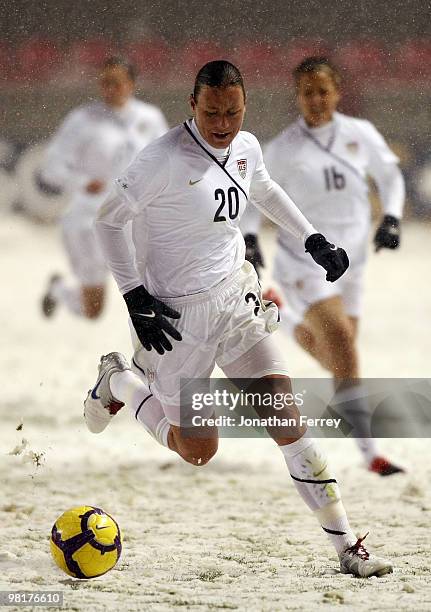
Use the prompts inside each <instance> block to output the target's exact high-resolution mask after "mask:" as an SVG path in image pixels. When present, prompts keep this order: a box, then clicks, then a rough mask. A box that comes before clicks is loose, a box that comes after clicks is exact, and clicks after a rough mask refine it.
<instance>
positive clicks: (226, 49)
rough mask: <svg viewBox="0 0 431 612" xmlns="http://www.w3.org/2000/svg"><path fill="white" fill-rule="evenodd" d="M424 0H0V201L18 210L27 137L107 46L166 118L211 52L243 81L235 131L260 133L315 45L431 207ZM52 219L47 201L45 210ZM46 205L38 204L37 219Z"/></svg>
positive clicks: (44, 131)
mask: <svg viewBox="0 0 431 612" xmlns="http://www.w3.org/2000/svg"><path fill="white" fill-rule="evenodd" d="M430 7H431V5H430V3H429V2H426V1H424V0H404V1H402V0H390V1H389V0H387V1H383V2H375V1H374V0H361V2H359V3H352V2H351V1H350V0H337V1H335V2H331V3H329V2H325V1H323V0H307V1H306V2H304V0H272V1H271V2H270V3H269V2H262V1H256V0H254V1H252V0H243V1H229V2H228V1H226V0H219V1H218V2H214V3H213V2H202V1H201V0H199V1H197V0H188V1H187V2H181V1H178V0H151V1H148V0H140V1H139V2H137V1H136V0H133V1H129V0H116V1H115V2H109V1H108V0H91V1H89V0H74V2H72V3H71V2H69V1H68V0H39V1H38V2H32V1H31V0H15V1H14V2H10V1H8V0H3V1H2V3H1V4H0V84H1V89H0V109H1V113H0V117H1V119H0V121H1V128H0V183H1V185H2V189H1V190H0V191H1V195H0V211H1V210H5V209H9V207H11V206H12V207H13V208H14V209H15V210H20V209H21V210H23V209H25V199H26V197H27V198H28V195H26V193H27V192H26V189H25V187H24V192H23V186H25V184H26V182H28V180H29V179H28V176H27V175H28V174H29V172H30V171H31V173H32V172H33V169H34V166H35V165H36V164H37V161H38V158H39V156H40V151H41V149H40V147H37V148H36V149H34V145H37V144H39V143H43V141H45V140H46V139H47V138H48V137H49V136H50V135H51V133H52V132H53V131H54V130H55V129H56V127H57V126H58V125H59V123H60V121H61V120H62V118H63V117H64V115H65V114H66V113H67V112H68V111H69V110H71V109H72V108H73V107H75V106H76V105H77V104H80V103H82V102H85V101H88V100H89V99H91V98H92V97H95V96H96V95H97V94H96V86H95V77H96V76H97V72H98V68H99V66H100V65H101V63H102V62H103V60H104V59H105V58H106V56H107V55H109V54H112V53H121V54H123V55H126V56H127V57H128V58H129V59H131V60H132V61H134V62H135V63H136V65H137V67H138V69H139V83H138V96H139V97H142V98H143V99H145V100H147V101H149V102H153V103H155V104H157V105H159V106H160V107H161V108H162V110H163V112H164V113H165V115H166V116H167V118H168V120H169V122H170V124H171V125H175V124H176V123H178V122H180V121H182V120H183V119H184V117H185V115H186V114H187V112H188V106H187V96H188V94H189V92H190V91H191V89H192V84H193V78H194V76H195V74H196V71H197V69H199V67H200V66H201V65H202V64H203V63H205V62H206V61H208V60H210V59H214V58H221V57H222V58H225V59H229V60H231V61H233V62H234V63H236V64H237V65H238V66H239V68H240V69H241V70H242V72H243V74H244V76H245V80H246V87H247V88H248V92H249V100H248V112H247V118H246V125H245V127H246V129H249V130H250V131H253V132H254V133H255V134H256V135H257V136H258V137H259V138H260V139H261V141H262V142H264V141H265V140H267V139H269V138H270V137H272V136H274V135H275V134H276V133H277V132H278V131H280V130H281V129H282V128H283V127H285V126H286V125H287V123H289V122H290V121H291V120H293V119H294V118H295V116H296V108H295V102H294V95H293V89H292V78H291V71H292V69H293V68H294V66H295V65H296V64H297V63H298V62H299V61H301V60H302V59H303V58H304V57H305V56H307V55H311V54H313V55H314V54H327V55H329V56H330V57H331V58H332V59H333V60H334V61H335V62H336V63H337V65H338V66H339V67H340V68H341V70H342V74H343V104H342V107H341V109H340V110H342V111H343V112H346V113H348V114H352V115H355V116H359V117H364V118H367V119H370V120H371V121H373V122H374V123H375V125H376V126H377V128H378V129H379V130H380V131H381V132H382V133H383V134H384V136H385V137H386V138H387V140H388V141H389V142H390V144H391V146H392V147H393V149H394V150H395V151H396V152H397V153H398V155H399V156H400V158H401V160H402V168H403V171H404V174H405V177H406V180H407V189H408V207H407V214H408V215H409V216H411V217H416V218H417V217H419V218H424V219H426V218H430V217H431V152H430V146H429V145H430V132H431V131H430V125H431V37H430V30H431V19H430V12H431V11H430ZM52 216H53V217H55V213H53V215H52ZM49 218H50V215H49V213H47V215H46V219H45V220H49Z"/></svg>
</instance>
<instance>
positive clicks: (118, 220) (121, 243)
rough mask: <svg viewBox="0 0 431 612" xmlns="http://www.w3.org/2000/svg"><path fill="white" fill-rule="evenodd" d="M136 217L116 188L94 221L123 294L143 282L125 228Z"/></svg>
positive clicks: (107, 261)
mask: <svg viewBox="0 0 431 612" xmlns="http://www.w3.org/2000/svg"><path fill="white" fill-rule="evenodd" d="M133 216H134V213H133V211H132V210H131V209H130V207H129V206H127V204H126V201H125V198H124V197H123V196H122V194H121V193H118V191H117V189H115V188H114V189H113V190H112V191H111V192H110V194H109V195H108V197H107V199H106V200H105V202H104V204H103V206H102V207H101V208H100V210H99V213H98V216H97V219H96V221H95V224H94V228H95V232H96V235H97V238H98V240H99V243H100V246H101V247H102V250H103V253H104V255H105V259H106V263H107V264H108V267H109V269H110V270H111V272H112V275H113V277H114V279H115V281H116V283H117V285H118V288H119V290H120V292H121V293H122V294H124V293H126V292H127V291H130V290H131V289H134V288H135V287H137V286H138V285H140V284H141V279H140V277H139V274H138V271H137V269H136V266H135V260H134V256H133V252H132V249H131V244H130V240H129V239H128V237H127V236H126V231H125V227H126V225H127V223H128V222H129V221H130V220H131V219H132V218H133Z"/></svg>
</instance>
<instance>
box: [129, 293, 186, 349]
mask: <svg viewBox="0 0 431 612" xmlns="http://www.w3.org/2000/svg"><path fill="white" fill-rule="evenodd" d="M123 298H124V301H125V302H126V304H127V308H128V309H129V314H130V318H131V319H132V323H133V327H134V328H135V330H136V333H137V335H138V338H139V340H140V341H141V344H142V346H143V347H144V349H145V350H147V351H151V349H152V348H155V349H156V351H157V352H158V353H159V354H160V355H163V353H164V352H165V351H172V344H171V343H170V341H169V340H168V338H167V336H166V334H169V335H170V336H171V337H172V338H174V340H178V341H180V340H182V337H181V334H180V332H179V331H177V330H176V329H175V327H173V326H172V325H171V324H170V323H169V321H167V320H166V319H165V317H169V318H171V319H179V318H180V316H181V315H180V313H179V312H177V311H176V310H173V308H169V306H167V305H166V304H164V303H163V302H161V301H160V300H158V299H156V298H155V297H153V296H152V295H151V294H150V293H148V291H147V290H146V289H145V287H143V286H142V285H140V286H139V287H136V288H135V289H132V290H131V291H128V292H127V293H125V294H124V295H123Z"/></svg>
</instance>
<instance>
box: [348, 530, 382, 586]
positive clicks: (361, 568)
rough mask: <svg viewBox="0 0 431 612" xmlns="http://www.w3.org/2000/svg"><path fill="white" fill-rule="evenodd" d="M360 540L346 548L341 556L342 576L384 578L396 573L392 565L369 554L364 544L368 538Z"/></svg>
mask: <svg viewBox="0 0 431 612" xmlns="http://www.w3.org/2000/svg"><path fill="white" fill-rule="evenodd" d="M367 535H368V533H367V534H365V535H364V537H363V538H358V540H357V541H356V543H355V544H353V546H350V547H349V548H346V550H345V551H344V552H343V553H341V555H340V571H341V573H342V574H353V575H354V576H358V577H359V578H370V576H384V575H385V574H391V573H392V572H393V571H394V568H393V566H392V563H391V562H390V561H386V559H381V558H380V557H376V556H375V555H372V554H371V553H369V552H368V550H367V549H366V548H365V546H364V545H363V544H362V542H363V541H364V540H365V538H366V537H367Z"/></svg>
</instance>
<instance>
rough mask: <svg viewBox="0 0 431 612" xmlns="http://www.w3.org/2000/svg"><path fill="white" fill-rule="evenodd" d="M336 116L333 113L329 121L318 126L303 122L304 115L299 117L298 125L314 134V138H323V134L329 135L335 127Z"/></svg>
mask: <svg viewBox="0 0 431 612" xmlns="http://www.w3.org/2000/svg"><path fill="white" fill-rule="evenodd" d="M336 123H337V121H336V117H335V115H334V116H333V117H332V120H331V121H328V123H325V125H321V126H320V127H310V126H308V125H307V124H306V123H305V119H304V117H301V118H300V120H299V125H300V126H301V128H302V129H303V130H305V131H306V132H308V133H309V134H311V135H312V136H314V137H315V138H319V139H320V138H325V136H329V134H331V133H332V132H333V130H334V128H335V127H336Z"/></svg>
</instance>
